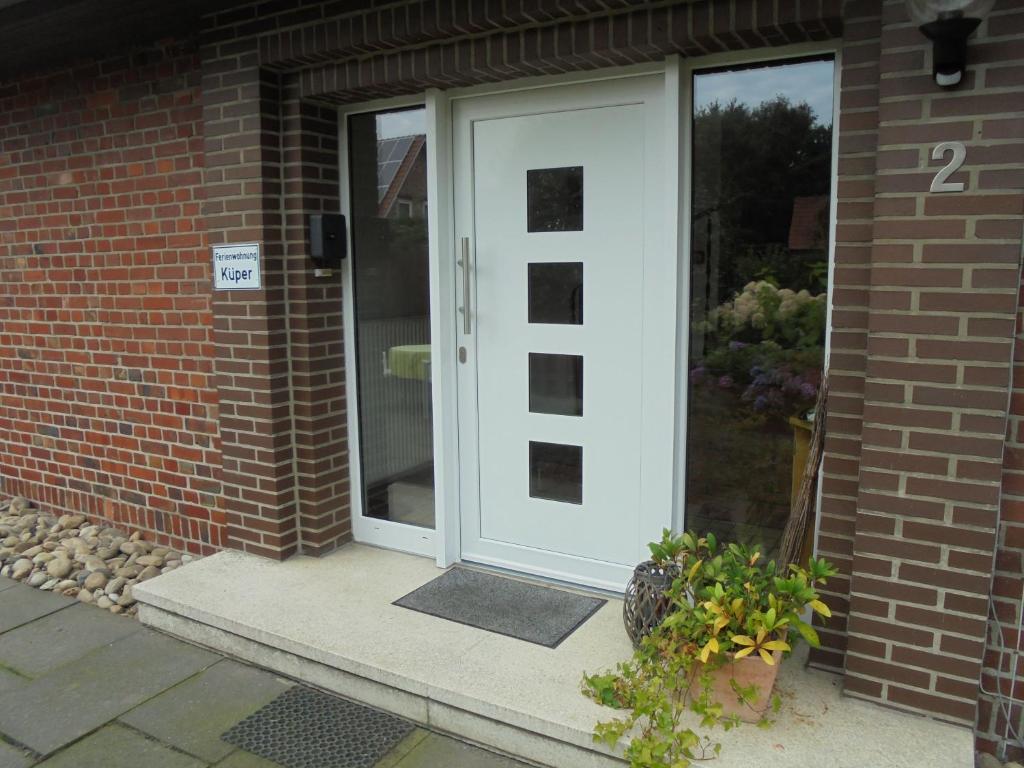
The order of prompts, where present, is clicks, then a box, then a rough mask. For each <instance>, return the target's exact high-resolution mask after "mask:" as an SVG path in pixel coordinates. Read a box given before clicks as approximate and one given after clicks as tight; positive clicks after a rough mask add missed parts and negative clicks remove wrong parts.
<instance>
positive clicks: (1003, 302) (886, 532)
mask: <svg viewBox="0 0 1024 768" xmlns="http://www.w3.org/2000/svg"><path fill="white" fill-rule="evenodd" d="M1011 5H1014V6H1015V10H1011V9H1010V6H1011ZM1020 15H1021V9H1020V5H1019V4H1011V3H1003V4H1002V5H1001V6H1000V8H997V10H996V11H995V12H994V13H993V14H992V15H991V16H990V17H989V18H988V19H987V20H986V21H985V22H984V23H983V25H982V27H981V28H980V30H979V32H978V34H977V35H976V36H975V37H974V38H972V40H971V43H970V46H969V56H970V60H971V63H970V66H969V71H968V72H967V74H966V77H965V82H964V83H963V84H962V85H961V86H960V87H959V88H958V89H956V90H948V91H947V90H942V89H940V88H938V87H937V86H936V85H935V84H934V82H933V81H932V78H931V46H930V44H928V43H927V42H926V41H925V39H924V38H923V37H922V35H921V34H920V32H919V31H918V30H917V29H916V27H915V26H914V25H913V24H911V23H910V22H909V21H908V19H907V17H906V10H905V4H904V2H903V0H891V1H888V2H885V3H884V6H883V29H882V44H881V51H880V54H881V56H880V61H881V63H882V67H881V72H880V75H881V79H880V87H881V90H880V101H879V134H878V157H879V169H878V177H877V181H876V186H875V223H874V231H873V247H872V253H871V302H870V315H869V321H868V361H867V379H866V383H865V404H864V426H863V452H862V461H861V468H860V475H859V479H860V489H859V493H858V496H857V521H856V535H855V538H854V547H853V573H852V580H851V598H850V612H849V635H850V640H849V650H848V652H847V656H846V692H847V693H849V694H851V695H855V696H859V697H863V698H870V699H876V700H881V701H883V702H885V703H887V704H890V705H893V706H897V707H900V708H904V709H908V710H913V711H918V712H922V713H926V714H931V715H935V716H938V717H941V718H942V719H945V720H949V721H953V722H959V723H963V724H965V725H972V724H973V723H974V720H975V701H976V698H977V694H978V677H979V674H980V672H981V659H982V649H983V645H984V638H985V619H986V613H987V605H988V600H987V598H988V592H989V584H990V580H991V575H992V561H993V555H994V550H995V530H996V522H997V516H998V506H999V498H1000V481H1001V478H1002V461H1003V450H1004V437H1005V433H1006V426H1007V400H1008V396H1009V384H1010V360H1011V354H1012V338H1013V334H1014V320H1015V313H1016V311H1017V292H1018V286H1019V259H1020V249H1021V243H1020V236H1021V235H1020V217H1021V213H1022V197H1021V191H1020V179H1019V175H1018V176H1014V175H1013V174H1009V175H1007V174H1005V173H1001V172H1000V171H999V170H997V169H1000V168H1006V167H1007V163H1010V164H1014V163H1016V167H1017V168H1020V163H1021V161H1022V160H1024V154H1022V150H1024V142H1022V140H1021V136H1020V131H1019V128H1020V119H1021V116H1022V114H1024V112H1022V111H1021V110H1022V108H1024V104H1022V102H1021V100H1020V98H1019V97H1020V92H1019V85H1017V86H1016V88H1014V87H1013V86H1010V85H1005V84H1001V81H1000V79H999V77H1000V72H1001V71H1002V70H1003V66H1002V65H1006V64H1011V63H1015V65H1016V66H1017V68H1018V69H1017V71H1018V72H1019V65H1020V62H1021V60H1022V59H1024V38H1021V37H1020V35H1019V33H1018V32H1014V31H1013V29H1014V27H1013V24H1017V25H1018V28H1019V24H1020ZM950 140H958V141H963V142H964V143H965V144H966V147H967V159H966V162H965V164H964V166H963V168H962V169H961V170H960V171H959V172H958V173H957V174H955V175H954V176H953V178H952V180H953V181H961V180H962V181H964V182H966V184H967V189H966V191H965V192H963V193H945V194H936V193H929V191H928V188H929V185H930V184H931V181H932V179H933V178H934V176H935V173H936V172H937V171H938V169H939V168H940V167H941V166H942V165H944V164H945V163H944V162H940V161H933V160H932V159H931V151H932V148H933V147H934V146H935V145H936V144H937V143H939V142H941V141H950Z"/></svg>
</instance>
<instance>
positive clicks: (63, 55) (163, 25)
mask: <svg viewBox="0 0 1024 768" xmlns="http://www.w3.org/2000/svg"><path fill="white" fill-rule="evenodd" d="M228 4H229V3H228V2H225V1H224V0H175V1H174V2H167V0H0V80H9V79H11V78H12V77H13V76H15V75H18V74H21V73H25V72H30V71H36V70H41V69H46V68H50V67H54V66H59V65H61V64H66V63H68V62H71V61H73V60H75V59H79V58H85V57H97V56H103V55H105V54H107V53H109V54H110V55H116V54H118V53H120V52H121V51H123V50H124V49H126V48H129V47H132V46H135V45H142V44H145V43H149V42H153V41H155V40H162V39H166V38H174V37H181V36H183V35H188V34H190V33H192V32H194V31H198V29H199V18H200V16H202V14H203V13H207V12H210V11H215V10H219V9H220V8H222V7H224V6H225V5H228Z"/></svg>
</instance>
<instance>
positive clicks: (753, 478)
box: [686, 60, 833, 555]
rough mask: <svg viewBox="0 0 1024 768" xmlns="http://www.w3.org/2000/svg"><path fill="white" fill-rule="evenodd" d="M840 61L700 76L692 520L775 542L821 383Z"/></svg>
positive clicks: (771, 547) (689, 473)
mask: <svg viewBox="0 0 1024 768" xmlns="http://www.w3.org/2000/svg"><path fill="white" fill-rule="evenodd" d="M832 83H833V62H832V61H831V60H816V61H801V62H789V63H783V64H772V65H765V66H756V67H748V68H744V69H734V70H728V71H721V70H720V71H707V72H699V73H696V74H695V75H694V78H693V94H694V105H693V126H692V128H693V153H692V156H693V167H692V177H693V189H692V192H693V208H692V211H691V225H692V226H691V230H692V243H691V274H690V285H691V296H690V338H689V403H688V417H687V429H688V434H687V453H686V460H687V470H686V478H687V481H686V485H687V487H686V526H687V527H688V528H693V529H697V530H700V531H708V530H710V531H714V532H715V533H716V534H718V535H719V536H722V537H726V538H729V539H738V540H740V541H743V542H747V543H751V544H754V543H756V544H760V545H762V546H763V547H764V550H765V552H766V554H772V555H773V554H775V553H776V552H777V550H778V545H779V541H780V538H781V533H782V530H783V528H784V526H785V523H786V519H787V517H788V515H789V509H790V503H791V500H792V498H793V496H795V494H796V490H797V488H798V485H799V478H800V475H801V474H802V471H803V464H804V460H805V457H806V447H807V444H808V438H809V436H810V425H811V423H810V421H809V420H808V418H807V417H808V416H809V413H808V412H809V411H810V409H812V408H813V406H814V403H815V398H816V396H817V393H818V387H819V385H820V384H821V378H822V365H823V360H824V343H825V318H826V307H827V296H826V291H827V282H828V253H829V250H828V246H829V232H830V228H829V210H830V206H829V199H830V197H829V196H830V193H831V155H832V102H833V93H832V91H833V85H832Z"/></svg>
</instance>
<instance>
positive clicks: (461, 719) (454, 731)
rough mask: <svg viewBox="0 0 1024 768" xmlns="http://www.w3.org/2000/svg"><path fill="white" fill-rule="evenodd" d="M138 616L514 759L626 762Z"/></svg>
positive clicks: (585, 765)
mask: <svg viewBox="0 0 1024 768" xmlns="http://www.w3.org/2000/svg"><path fill="white" fill-rule="evenodd" d="M139 619H140V621H142V623H143V624H146V625H147V626H150V627H152V628H153V629H158V630H160V631H163V632H167V633H168V634H171V635H175V636H177V637H180V638H182V639H184V640H188V641H189V642H193V643H196V644H198V645H202V646H205V647H207V648H212V649H215V650H218V651H219V652H221V653H224V654H227V655H229V656H232V657H234V658H237V659H241V660H242V661H247V662H249V663H251V664H255V665H257V666H260V667H264V668H266V669H269V670H272V671H274V672H276V673H278V674H281V675H285V676H287V677H290V678H292V679H295V680H298V681H299V682H302V683H305V684H307V685H311V686H314V687H317V688H320V689H322V690H325V691H328V692H329V693H335V694H338V695H340V696H345V697H347V698H349V699H353V700H355V701H359V702H362V703H363V704H367V705H369V706H371V707H375V708H376V709H380V710H382V711H385V712H390V713H391V714H394V715H398V716H399V717H404V718H406V719H407V720H410V721H412V722H414V723H416V724H417V725H421V726H423V727H425V728H429V729H430V730H432V731H438V732H441V733H447V734H450V735H452V736H454V737H456V738H458V739H460V740H462V741H467V742H469V743H472V744H476V745H478V746H481V747H484V748H485V749H489V750H493V751H496V752H498V753H501V754H504V755H507V756H509V757H512V758H514V759H516V760H520V761H526V762H530V763H534V764H536V765H538V766H542V767H546V768H567V767H568V766H573V767H574V768H575V767H576V766H578V767H579V768H622V767H623V766H624V765H625V763H624V762H623V761H621V760H618V759H616V758H614V757H611V756H609V755H607V754H600V753H598V752H595V751H593V750H591V749H586V748H581V747H579V746H578V745H575V744H569V743H566V742H564V741H560V740H558V739H552V738H550V737H548V736H544V735H542V734H540V733H537V732H534V731H530V730H527V729H523V728H519V727H516V726H514V725H510V724H508V723H503V722H499V721H496V720H492V719H490V718H488V717H485V716H481V715H479V714H476V713H473V712H468V711H466V710H464V709H460V708H459V707H454V706H450V705H448V704H444V703H442V702H440V701H434V700H431V699H429V698H428V697H426V696H422V695H418V694H414V693H409V692H407V691H403V690H401V689H399V688H395V687H392V686H390V685H387V684H385V683H380V682H376V681H374V680H370V679H368V678H365V677H360V676H358V675H353V674H351V673H348V672H345V671H343V670H340V669H338V668H336V667H332V666H327V665H325V664H321V663H320V662H317V661H314V660H312V659H309V658H304V657H302V656H299V655H297V654H294V653H290V652H287V651H282V650H281V649H278V648H273V647H270V646H267V645H264V644H263V643H260V642H257V641H254V640H249V639H247V638H245V637H242V636H241V635H237V634H233V633H231V632H227V631H224V630H222V629H218V628H216V627H213V626H210V625H209V624H203V623H201V622H196V621H193V620H190V619H187V618H184V617H182V616H179V615H177V614H173V613H169V612H167V611H164V610H161V609H160V608H155V607H153V606H150V605H146V604H141V605H140V608H139Z"/></svg>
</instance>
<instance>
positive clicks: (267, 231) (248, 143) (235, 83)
mask: <svg viewBox="0 0 1024 768" xmlns="http://www.w3.org/2000/svg"><path fill="white" fill-rule="evenodd" d="M203 72H204V77H203V119H204V123H205V129H206V133H205V137H206V179H205V185H206V198H207V202H206V210H205V213H206V224H207V229H208V231H209V240H210V243H211V245H215V244H218V243H231V242H235V243H243V242H258V243H259V244H260V247H261V258H262V273H263V275H262V285H263V287H262V289H260V290H253V291H217V292H215V294H214V301H213V312H214V328H215V342H216V356H217V360H216V371H217V386H218V392H219V399H220V426H221V438H222V452H223V482H224V486H223V493H224V506H225V511H226V513H227V534H226V542H225V543H226V545H227V546H229V547H235V548H238V549H243V550H245V551H248V552H254V553H258V554H261V555H266V556H268V557H276V558H282V559H283V558H286V557H288V556H289V555H291V554H293V553H294V552H295V551H296V550H297V548H298V525H297V513H296V503H295V475H294V470H293V466H294V465H293V453H292V435H291V429H292V415H291V407H290V398H291V394H290V384H291V382H290V377H289V364H288V357H289V343H288V342H289V339H288V328H287V301H286V295H285V286H286V278H287V275H286V273H285V271H284V270H285V262H284V244H283V238H282V194H281V181H280V180H281V157H280V155H281V144H280V141H281V139H280V135H279V126H280V94H279V90H280V85H279V75H277V74H275V73H270V72H265V71H262V70H261V69H260V68H259V67H258V66H257V65H256V60H255V54H253V53H250V52H249V51H247V50H246V47H245V46H242V45H239V44H238V43H236V42H232V41H230V40H226V41H224V42H220V43H208V44H207V45H205V46H204V48H203Z"/></svg>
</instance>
